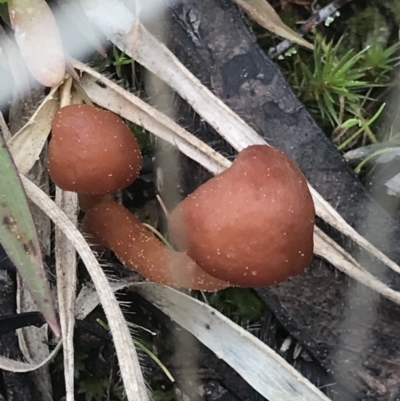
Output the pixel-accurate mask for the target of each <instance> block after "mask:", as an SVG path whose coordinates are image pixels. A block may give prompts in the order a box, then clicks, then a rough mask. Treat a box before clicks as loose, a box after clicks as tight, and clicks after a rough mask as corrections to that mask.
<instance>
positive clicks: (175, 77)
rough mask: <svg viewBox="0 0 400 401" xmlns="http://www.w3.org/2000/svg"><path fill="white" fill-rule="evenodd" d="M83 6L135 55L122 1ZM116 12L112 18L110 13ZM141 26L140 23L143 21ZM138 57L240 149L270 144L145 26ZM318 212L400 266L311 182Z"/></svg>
mask: <svg viewBox="0 0 400 401" xmlns="http://www.w3.org/2000/svg"><path fill="white" fill-rule="evenodd" d="M82 5H83V8H84V10H85V12H86V14H87V16H88V18H89V20H91V22H92V23H93V24H94V25H95V26H97V28H98V29H99V30H100V31H102V32H103V33H104V34H105V35H106V36H107V37H108V38H109V39H110V40H111V41H112V42H113V43H114V44H115V45H116V46H117V47H119V48H120V49H121V50H122V51H123V52H125V53H126V54H128V55H129V56H131V55H132V54H131V49H132V32H131V30H132V27H133V26H134V22H135V16H134V15H133V14H132V13H131V12H130V11H129V10H128V9H127V8H126V7H125V6H124V5H123V4H122V2H120V1H119V0H99V1H97V2H95V3H94V2H91V1H90V0H82ZM111 14H112V15H113V18H112V19H110V18H109V16H110V15H111ZM139 25H140V24H139ZM135 50H136V53H135V60H136V61H137V62H139V63H140V64H142V65H143V66H144V67H145V68H147V69H148V70H149V71H150V72H152V73H153V74H155V75H156V76H158V77H159V78H160V79H162V80H163V81H164V82H166V83H167V84H168V85H169V86H171V87H172V88H173V89H174V90H175V91H176V92H177V93H179V95H180V96H181V97H182V98H183V99H185V100H186V101H187V102H188V103H189V104H190V105H191V106H192V107H193V109H194V110H196V111H197V112H198V113H199V115H201V116H202V117H203V118H204V119H205V120H206V121H207V122H208V123H209V124H210V125H211V126H212V127H213V128H215V130H216V131H217V132H218V133H219V134H220V135H221V136H222V137H223V138H224V139H225V140H226V141H227V142H228V143H230V144H231V145H232V146H233V147H234V148H235V149H236V150H237V151H240V150H242V149H244V148H246V147H248V146H250V145H254V144H267V142H266V141H265V140H264V139H263V138H261V137H260V135H258V134H257V132H256V131H254V130H253V129H252V128H251V127H250V126H249V125H248V124H246V123H245V122H244V121H243V120H242V119H241V118H240V117H239V116H238V115H237V114H236V113H234V112H233V111H232V110H231V109H230V108H229V107H228V106H227V105H225V104H224V103H223V102H222V101H221V99H219V98H217V97H216V96H215V95H214V94H213V93H212V92H211V91H210V90H209V89H207V88H206V87H205V86H204V85H202V83H201V82H200V81H199V80H198V79H197V78H196V77H195V76H194V75H193V74H192V73H191V72H190V71H189V70H188V69H187V68H186V67H185V66H184V65H183V64H182V63H181V62H180V61H179V60H178V59H177V58H176V57H175V56H174V55H173V54H172V52H171V51H170V50H168V49H167V47H166V46H165V45H163V44H162V43H161V42H160V41H158V40H157V39H156V38H154V37H153V36H152V35H151V34H150V33H149V32H148V31H147V30H146V29H145V28H144V27H143V26H142V25H140V30H139V37H138V39H137V42H136V48H135ZM309 188H310V191H311V194H312V196H313V199H314V203H315V208H316V213H317V215H318V216H320V217H321V218H322V219H323V220H325V221H326V222H327V223H328V224H330V225H331V226H332V227H335V228H336V229H337V230H338V231H339V232H341V233H342V234H344V235H346V236H348V237H349V238H351V239H352V240H353V241H354V242H355V243H356V244H358V245H360V246H361V247H362V248H364V249H366V250H367V251H368V252H370V253H371V254H372V255H373V256H374V257H376V258H377V259H378V260H380V261H381V262H383V263H384V264H386V265H387V266H388V267H389V268H391V269H392V270H394V271H396V272H400V267H399V266H398V265H397V264H396V263H394V262H393V261H392V260H390V258H388V257H387V256H385V255H384V254H383V252H381V251H380V250H378V249H377V248H376V247H375V246H374V245H372V244H371V243H370V242H369V241H367V240H366V239H365V238H364V237H362V236H361V235H360V234H359V233H358V232H357V231H356V230H355V229H353V228H352V227H351V226H350V225H349V224H348V223H347V222H346V221H345V220H344V219H343V218H342V217H341V216H340V215H339V213H338V212H337V211H336V210H335V209H334V208H333V207H332V206H331V205H330V204H329V203H328V202H327V201H326V200H325V199H324V198H323V197H322V196H321V195H320V194H319V193H318V192H317V191H316V190H315V189H314V188H313V187H312V186H311V185H310V184H309Z"/></svg>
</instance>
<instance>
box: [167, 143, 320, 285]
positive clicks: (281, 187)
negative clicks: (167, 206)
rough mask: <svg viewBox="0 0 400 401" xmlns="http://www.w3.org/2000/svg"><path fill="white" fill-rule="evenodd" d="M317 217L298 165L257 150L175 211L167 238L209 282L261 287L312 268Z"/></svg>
mask: <svg viewBox="0 0 400 401" xmlns="http://www.w3.org/2000/svg"><path fill="white" fill-rule="evenodd" d="M314 218H315V210H314V204H313V200H312V197H311V194H310V192H309V190H308V186H307V181H306V178H305V177H304V175H303V173H302V172H301V170H300V169H299V168H298V167H297V165H296V164H295V163H294V162H293V161H292V160H290V159H289V158H288V157H287V156H286V155H285V154H284V153H283V152H282V151H280V150H278V149H276V148H273V147H270V146H267V145H254V146H250V147H248V148H246V149H244V150H243V151H241V152H240V153H239V154H238V156H237V158H236V160H235V161H234V162H233V164H232V166H231V167H230V168H228V169H227V170H225V171H224V172H222V173H221V174H219V175H217V176H216V177H214V178H212V179H211V180H209V181H208V182H206V183H205V184H203V185H201V186H200V187H199V188H198V189H197V190H196V191H195V192H194V193H192V194H191V195H189V196H188V197H187V198H186V199H184V200H183V201H182V202H181V203H180V204H179V205H178V206H177V207H176V208H175V209H174V210H173V212H172V213H171V214H170V216H169V234H170V237H171V239H172V240H173V241H174V243H175V244H176V245H177V247H178V249H180V250H181V251H185V252H187V254H188V255H189V256H190V257H191V258H192V259H193V260H194V261H195V262H196V263H197V264H198V265H199V266H200V267H201V268H202V269H203V270H205V271H206V272H208V273H209V274H210V275H212V276H215V277H217V278H219V279H221V280H224V281H229V282H230V283H232V284H236V285H239V286H243V287H264V286H268V285H271V284H275V283H279V282H282V281H284V280H286V279H287V278H288V277H290V276H295V275H298V274H300V273H302V272H303V271H304V269H305V268H306V267H307V266H308V265H309V263H310V261H311V258H312V255H313V228H314Z"/></svg>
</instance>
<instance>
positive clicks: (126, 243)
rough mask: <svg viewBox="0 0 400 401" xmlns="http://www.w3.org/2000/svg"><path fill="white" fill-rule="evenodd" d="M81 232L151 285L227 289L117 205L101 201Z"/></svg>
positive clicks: (208, 289)
mask: <svg viewBox="0 0 400 401" xmlns="http://www.w3.org/2000/svg"><path fill="white" fill-rule="evenodd" d="M82 229H83V231H84V232H86V233H88V234H91V235H92V236H93V238H94V240H95V241H96V242H97V244H98V245H102V246H105V247H107V248H109V249H111V250H112V251H113V252H114V253H115V255H116V256H117V258H118V259H119V260H120V261H121V263H123V264H124V265H125V266H127V267H130V268H132V269H134V270H136V271H137V272H138V273H140V274H141V275H142V276H144V277H145V278H147V279H149V280H151V281H155V282H157V283H159V284H164V285H169V286H173V287H183V288H189V289H193V290H203V291H217V290H220V289H222V288H226V287H229V284H228V283H226V282H223V281H221V280H218V279H217V278H215V277H211V276H210V275H209V274H207V273H206V272H204V271H203V270H201V269H200V268H199V267H198V266H197V265H196V263H195V262H193V260H192V259H190V257H189V256H187V255H186V254H184V253H181V252H176V251H173V250H170V249H169V248H167V247H166V246H165V245H164V244H162V243H161V242H160V241H159V240H158V239H157V238H156V237H155V236H154V235H153V233H151V232H150V231H148V230H147V229H146V228H145V226H144V225H143V224H142V223H141V222H140V221H139V220H138V219H137V218H136V217H135V216H134V215H133V214H132V213H130V212H129V210H127V209H126V208H125V207H123V206H121V205H119V204H118V203H116V202H113V201H102V202H100V203H98V204H97V205H96V206H94V207H93V208H91V209H90V210H89V211H88V212H87V213H86V215H85V217H84V219H83V222H82Z"/></svg>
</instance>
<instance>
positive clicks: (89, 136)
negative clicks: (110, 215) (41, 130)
mask: <svg viewBox="0 0 400 401" xmlns="http://www.w3.org/2000/svg"><path fill="white" fill-rule="evenodd" d="M51 127H52V138H51V140H50V144H49V151H48V169H49V173H50V177H51V179H52V180H53V181H54V182H55V183H56V184H57V185H58V186H59V187H60V188H61V189H63V190H67V191H73V192H79V193H85V194H105V193H110V192H115V191H117V190H120V189H123V188H125V187H127V186H128V185H130V184H131V183H132V182H133V181H134V180H135V179H136V178H137V177H138V175H139V173H140V169H141V166H142V155H141V153H140V148H139V144H138V142H137V140H136V138H135V136H134V135H133V134H132V132H131V130H130V129H129V128H128V126H127V125H126V124H125V123H124V122H123V121H122V120H121V119H120V118H119V117H118V116H117V115H115V114H114V113H111V112H110V111H107V110H101V109H97V108H96V107H93V106H89V105H85V104H82V105H69V106H65V107H63V108H61V109H60V110H59V111H58V112H57V113H56V115H55V117H54V119H53V121H52V126H51Z"/></svg>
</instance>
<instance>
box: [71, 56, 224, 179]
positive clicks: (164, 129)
mask: <svg viewBox="0 0 400 401" xmlns="http://www.w3.org/2000/svg"><path fill="white" fill-rule="evenodd" d="M72 65H73V66H74V67H75V68H76V69H78V70H81V71H83V72H86V73H87V74H86V75H84V76H83V77H82V79H81V82H80V85H81V86H82V88H83V89H84V90H85V92H86V93H87V94H88V96H89V97H90V98H91V100H92V101H93V102H94V103H96V104H98V105H99V106H101V107H104V108H106V109H108V110H111V111H113V112H114V113H116V114H119V115H120V116H122V117H124V118H126V119H127V120H129V121H131V122H133V123H135V124H137V125H139V126H141V127H143V128H145V129H146V130H148V131H149V132H151V133H153V134H154V135H156V136H158V137H159V138H161V139H163V140H165V141H167V142H169V143H170V144H171V145H174V146H176V147H177V148H178V149H179V150H180V151H181V152H183V153H184V154H185V155H187V156H188V157H190V158H192V159H193V160H196V161H197V162H198V163H199V164H201V165H202V166H205V167H206V168H207V169H208V170H209V171H211V172H212V173H214V174H217V173H219V172H221V171H222V169H224V168H227V167H229V166H230V164H231V163H230V162H229V160H227V159H226V158H225V157H223V156H222V155H221V154H220V153H218V152H216V151H215V150H213V149H212V148H211V147H209V146H208V145H206V144H205V143H204V142H202V141H200V140H199V139H198V138H196V137H194V136H193V135H191V134H190V133H189V132H188V131H186V130H185V129H183V128H182V127H181V126H180V125H178V124H176V123H175V122H174V121H173V120H172V119H170V118H169V117H167V116H166V115H165V114H163V113H161V112H159V111H158V110H156V109H155V108H153V107H151V106H150V105H149V104H148V103H146V102H144V101H143V100H141V99H140V98H138V97H137V96H135V95H134V94H133V93H130V92H128V91H126V90H125V89H123V88H121V87H120V86H119V85H117V84H116V83H114V82H112V81H111V80H109V79H108V78H106V77H104V76H103V75H101V74H99V73H98V72H97V71H95V70H93V69H92V68H90V67H89V66H87V65H85V64H82V63H80V62H79V61H75V60H73V61H72ZM98 82H101V83H102V84H104V85H99V84H98Z"/></svg>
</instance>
